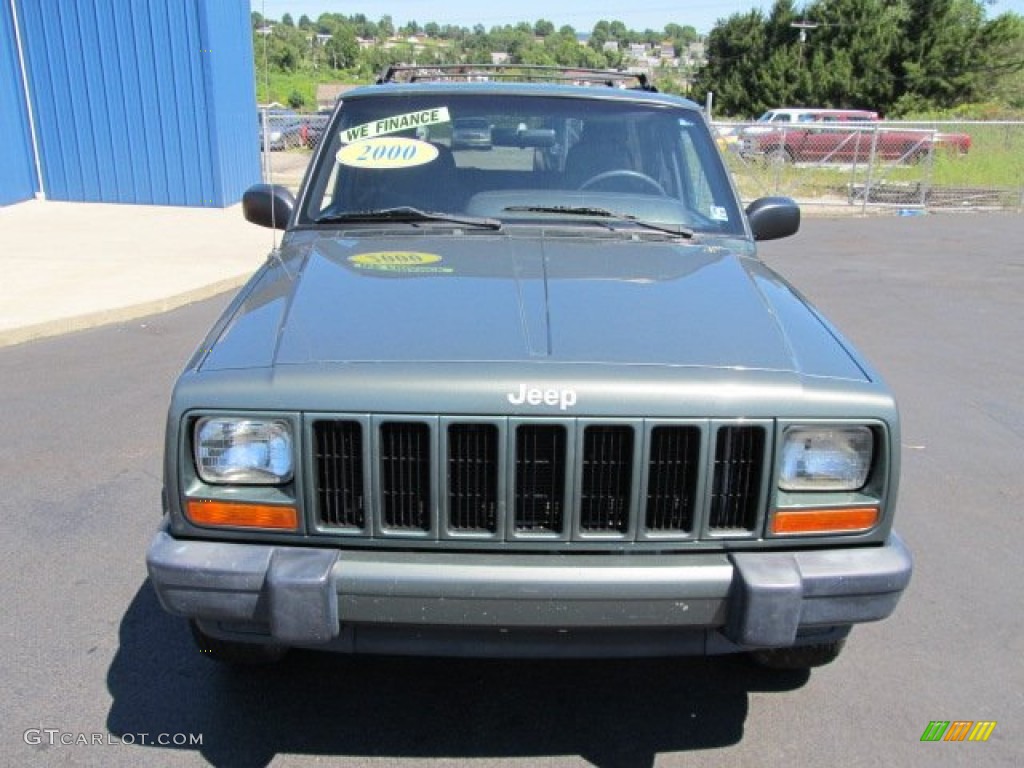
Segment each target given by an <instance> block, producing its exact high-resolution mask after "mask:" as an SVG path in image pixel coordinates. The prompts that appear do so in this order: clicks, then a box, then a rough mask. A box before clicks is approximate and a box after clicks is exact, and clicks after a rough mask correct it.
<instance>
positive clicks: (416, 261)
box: [348, 251, 454, 274]
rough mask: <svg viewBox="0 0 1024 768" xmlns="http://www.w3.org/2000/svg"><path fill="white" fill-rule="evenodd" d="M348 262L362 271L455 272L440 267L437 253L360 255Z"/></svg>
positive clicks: (350, 257) (400, 252)
mask: <svg viewBox="0 0 1024 768" xmlns="http://www.w3.org/2000/svg"><path fill="white" fill-rule="evenodd" d="M348 261H349V263H350V264H352V265H353V266H355V267H359V268H360V269H372V270H376V271H378V272H406V273H420V274H446V273H450V272H453V271H454V270H452V269H451V268H450V267H442V266H440V264H439V262H440V261H441V257H440V256H438V255H437V254H436V253H418V252H416V251H377V252H376V253H360V254H358V255H356V256H349V257H348ZM432 265H437V266H432Z"/></svg>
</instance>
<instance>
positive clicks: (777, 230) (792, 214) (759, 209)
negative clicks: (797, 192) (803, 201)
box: [747, 197, 800, 240]
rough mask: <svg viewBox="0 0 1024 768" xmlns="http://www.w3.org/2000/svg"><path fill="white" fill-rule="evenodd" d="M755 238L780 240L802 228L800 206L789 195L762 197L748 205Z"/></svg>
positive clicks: (748, 215)
mask: <svg viewBox="0 0 1024 768" xmlns="http://www.w3.org/2000/svg"><path fill="white" fill-rule="evenodd" d="M747 220H748V221H749V222H750V229H751V231H752V232H753V233H754V239H755V240H778V239H779V238H780V237H789V236H790V235H794V234H796V232H797V230H798V229H800V206H799V205H797V204H796V201H795V200H793V199H792V198H789V197H762V198H759V199H757V200H755V201H754V202H752V203H751V204H750V205H748V206H747Z"/></svg>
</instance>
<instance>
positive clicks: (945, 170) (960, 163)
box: [257, 108, 1024, 213]
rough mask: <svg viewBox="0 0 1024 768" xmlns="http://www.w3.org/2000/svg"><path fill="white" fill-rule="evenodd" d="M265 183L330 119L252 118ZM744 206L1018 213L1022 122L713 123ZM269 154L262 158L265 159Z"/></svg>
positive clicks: (301, 170)
mask: <svg viewBox="0 0 1024 768" xmlns="http://www.w3.org/2000/svg"><path fill="white" fill-rule="evenodd" d="M257 118H258V119H257V123H258V129H259V135H260V148H261V149H262V150H264V151H263V153H262V158H263V178H264V180H265V181H268V182H270V181H272V182H273V183H275V184H283V185H284V186H286V187H289V188H290V189H292V190H293V191H295V190H297V189H298V186H299V184H300V183H301V181H302V177H303V175H304V174H305V172H306V166H307V165H308V164H309V159H310V157H311V155H312V151H313V150H314V149H315V148H316V146H317V145H318V144H319V142H320V140H321V137H322V136H323V135H324V131H325V129H326V126H327V121H328V120H329V118H330V112H329V111H324V112H318V113H315V114H306V113H300V112H296V111H294V110H289V109H274V108H261V109H259V110H258V111H257ZM712 126H713V128H714V130H715V131H716V134H717V139H718V145H719V148H720V149H721V151H722V153H723V155H724V157H725V159H726V162H727V164H728V165H729V166H730V168H731V170H732V173H733V176H734V177H735V179H736V183H737V186H738V187H739V191H740V196H741V197H742V199H743V201H744V203H749V202H750V201H752V200H755V199H756V198H759V197H765V196H767V195H785V196H787V197H792V198H795V199H796V200H797V201H798V202H799V203H800V204H801V206H803V207H805V208H809V209H810V208H821V209H843V210H848V211H851V212H867V211H868V210H886V209H897V210H899V211H900V212H904V213H914V212H917V211H926V210H929V209H945V210H949V209H958V210H1012V211H1024V122H1008V121H1004V122H995V121H992V122H959V123H952V122H941V123H939V122H934V123H923V122H894V121H882V122H873V123H846V124H842V123H804V124H800V123H796V124H788V125H787V124H783V125H777V124H771V125H768V124H764V123H728V122H715V123H713V124H712ZM268 150H269V151H268Z"/></svg>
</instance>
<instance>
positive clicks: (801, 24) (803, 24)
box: [789, 19, 821, 62]
mask: <svg viewBox="0 0 1024 768" xmlns="http://www.w3.org/2000/svg"><path fill="white" fill-rule="evenodd" d="M789 26H791V27H792V28H793V29H799V30H800V61H801V62H802V61H803V60H804V43H806V42H807V30H808V29H817V28H818V27H819V26H821V25H820V24H818V23H817V22H814V21H807V20H806V19H802V20H800V21H794V22H793V23H792V24H790V25H789Z"/></svg>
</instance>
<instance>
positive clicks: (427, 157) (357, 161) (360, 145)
mask: <svg viewBox="0 0 1024 768" xmlns="http://www.w3.org/2000/svg"><path fill="white" fill-rule="evenodd" d="M437 154H438V152H437V147H435V146H434V145H433V144H430V143H428V142H426V141H419V140H418V139H406V138H403V137H401V136H391V137H387V138H381V139H367V140H366V141H359V142H356V143H355V144H349V145H348V146H345V147H342V148H341V149H339V150H338V154H337V156H336V157H335V159H336V160H337V161H338V163H340V164H341V165H347V166H349V167H350V168H373V169H376V170H389V169H392V168H412V167H413V166H416V165H425V164H427V163H429V162H432V161H433V160H436V159H437Z"/></svg>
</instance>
